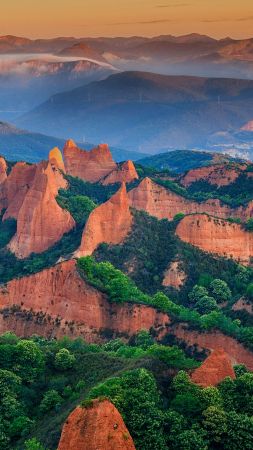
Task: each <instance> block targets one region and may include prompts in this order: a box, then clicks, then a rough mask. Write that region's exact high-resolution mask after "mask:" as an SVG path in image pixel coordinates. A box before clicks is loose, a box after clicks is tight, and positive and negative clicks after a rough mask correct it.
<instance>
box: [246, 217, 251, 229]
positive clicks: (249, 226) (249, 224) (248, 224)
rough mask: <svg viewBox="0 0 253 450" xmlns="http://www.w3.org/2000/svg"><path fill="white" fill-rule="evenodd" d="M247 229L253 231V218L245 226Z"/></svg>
mask: <svg viewBox="0 0 253 450" xmlns="http://www.w3.org/2000/svg"><path fill="white" fill-rule="evenodd" d="M245 228H246V230H247V231H253V218H252V217H251V218H250V219H248V220H247V222H246V224H245Z"/></svg>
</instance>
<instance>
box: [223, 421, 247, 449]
mask: <svg viewBox="0 0 253 450" xmlns="http://www.w3.org/2000/svg"><path fill="white" fill-rule="evenodd" d="M252 448H253V417H249V416H247V415H245V414H236V413H235V412H229V413H227V434H226V436H225V438H224V450H238V449H243V450H252Z"/></svg>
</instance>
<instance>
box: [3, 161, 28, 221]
mask: <svg viewBox="0 0 253 450" xmlns="http://www.w3.org/2000/svg"><path fill="white" fill-rule="evenodd" d="M36 167H37V166H36V165H35V164H32V165H31V164H26V163H25V162H18V163H16V164H15V165H14V166H13V168H12V170H11V172H10V174H9V176H8V178H7V179H6V180H5V181H4V183H3V184H1V186H0V205H1V206H0V207H1V209H3V208H4V209H6V211H5V213H4V216H3V220H6V219H8V218H10V217H12V218H14V219H17V217H18V213H19V210H20V208H21V206H22V204H23V201H24V199H25V196H26V194H27V192H28V191H29V189H30V187H31V185H32V183H33V179H34V176H35V172H36Z"/></svg>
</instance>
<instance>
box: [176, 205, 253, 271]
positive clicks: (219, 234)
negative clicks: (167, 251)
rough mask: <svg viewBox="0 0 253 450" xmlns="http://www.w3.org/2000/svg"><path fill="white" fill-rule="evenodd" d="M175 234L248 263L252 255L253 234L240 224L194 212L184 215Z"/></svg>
mask: <svg viewBox="0 0 253 450" xmlns="http://www.w3.org/2000/svg"><path fill="white" fill-rule="evenodd" d="M176 234H177V236H178V237H179V238H180V239H182V241H184V242H187V243H189V244H191V245H194V246H196V247H199V248H201V249H202V250H204V251H206V252H210V253H214V254H217V255H219V256H224V257H226V258H230V257H231V258H234V259H235V260H237V261H239V262H240V263H242V264H246V265H247V264H249V263H250V259H251V258H252V256H253V234H252V233H250V232H248V231H245V230H244V229H243V227H242V226H241V225H238V224H236V223H230V222H228V221H225V220H222V219H217V218H214V217H210V216H207V215H206V214H195V215H191V216H186V217H184V218H183V219H182V220H181V221H180V223H179V224H178V226H177V229H176Z"/></svg>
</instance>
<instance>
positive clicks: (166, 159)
mask: <svg viewBox="0 0 253 450" xmlns="http://www.w3.org/2000/svg"><path fill="white" fill-rule="evenodd" d="M232 160H234V158H231V157H229V156H225V155H218V154H217V153H209V152H201V151H192V150H175V151H171V152H166V153H159V154H157V155H154V156H148V157H145V158H141V159H140V160H138V163H139V164H141V165H142V166H145V167H151V168H154V169H158V170H165V169H168V170H171V171H172V172H175V173H183V172H185V171H186V170H190V169H195V168H197V167H203V166H208V165H209V164H212V163H213V162H215V164H217V163H218V162H219V163H221V162H224V161H232Z"/></svg>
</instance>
